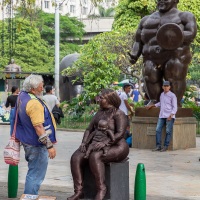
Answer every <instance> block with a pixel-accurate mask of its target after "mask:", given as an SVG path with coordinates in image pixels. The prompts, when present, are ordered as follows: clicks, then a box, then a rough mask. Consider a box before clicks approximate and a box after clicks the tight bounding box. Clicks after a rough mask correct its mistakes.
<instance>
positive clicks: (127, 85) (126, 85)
mask: <svg viewBox="0 0 200 200" xmlns="http://www.w3.org/2000/svg"><path fill="white" fill-rule="evenodd" d="M130 86H131V87H132V85H131V84H130V83H124V85H123V90H125V88H127V87H130Z"/></svg>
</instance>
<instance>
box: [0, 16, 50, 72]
mask: <svg viewBox="0 0 200 200" xmlns="http://www.w3.org/2000/svg"><path fill="white" fill-rule="evenodd" d="M15 23H16V33H15V48H14V59H15V62H16V63H17V64H18V65H20V66H21V68H22V71H25V72H53V71H54V69H53V68H54V67H53V65H52V63H53V60H54V57H52V56H50V55H49V49H48V44H47V42H45V41H44V40H43V39H41V36H40V33H39V31H38V29H37V28H35V27H34V26H31V25H30V22H29V21H27V20H25V19H21V18H18V19H16V20H15ZM2 25H3V23H2V21H1V22H0V34H1V35H3V36H4V42H3V43H2V44H1V45H4V47H2V46H1V50H3V49H4V52H2V54H1V56H0V70H1V71H3V70H4V67H5V66H6V65H8V63H9V62H10V52H9V51H10V49H9V37H10V33H8V32H7V31H6V30H7V29H8V23H7V21H5V22H4V31H3V29H2ZM2 31H3V33H2Z"/></svg>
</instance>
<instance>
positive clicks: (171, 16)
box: [130, 0, 197, 106]
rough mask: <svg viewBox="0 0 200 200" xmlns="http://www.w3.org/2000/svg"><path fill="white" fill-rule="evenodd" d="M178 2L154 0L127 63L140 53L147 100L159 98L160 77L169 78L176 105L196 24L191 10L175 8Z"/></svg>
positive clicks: (184, 80)
mask: <svg viewBox="0 0 200 200" xmlns="http://www.w3.org/2000/svg"><path fill="white" fill-rule="evenodd" d="M178 2H179V0H157V8H158V11H157V12H154V13H152V14H151V15H149V16H145V17H144V18H143V19H142V20H141V22H140V24H139V27H138V30H137V32H136V35H135V40H134V44H133V48H132V51H131V53H130V58H131V59H130V62H131V63H132V64H135V63H136V61H137V60H138V58H139V57H140V55H142V56H143V63H144V68H143V77H144V89H145V92H146V93H147V94H148V97H149V98H150V99H151V100H157V101H159V97H160V94H161V92H162V82H163V79H164V80H167V81H170V83H171V90H172V91H173V92H174V93H175V95H176V96H177V101H178V105H179V106H180V101H181V99H182V97H183V94H184V92H185V89H186V75H187V70H188V65H189V63H190V61H191V59H192V55H191V52H190V44H191V42H192V41H193V39H194V38H195V36H196V32H197V25H196V20H195V18H194V16H193V14H192V13H190V12H181V11H179V10H178V9H177V4H178Z"/></svg>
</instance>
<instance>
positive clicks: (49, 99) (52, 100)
mask: <svg viewBox="0 0 200 200" xmlns="http://www.w3.org/2000/svg"><path fill="white" fill-rule="evenodd" d="M45 91H46V94H45V95H44V96H43V100H44V101H45V103H46V104H47V106H48V108H49V111H50V112H52V110H53V108H54V106H55V105H56V106H57V107H59V106H60V102H59V101H58V98H57V97H56V96H55V95H54V94H53V87H52V86H51V85H47V86H46V87H45Z"/></svg>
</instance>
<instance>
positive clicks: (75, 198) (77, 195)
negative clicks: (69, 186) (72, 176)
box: [67, 192, 83, 200]
mask: <svg viewBox="0 0 200 200" xmlns="http://www.w3.org/2000/svg"><path fill="white" fill-rule="evenodd" d="M82 197H83V193H82V192H76V193H75V194H73V195H72V196H71V197H68V198H67V200H79V199H80V198H82Z"/></svg>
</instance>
